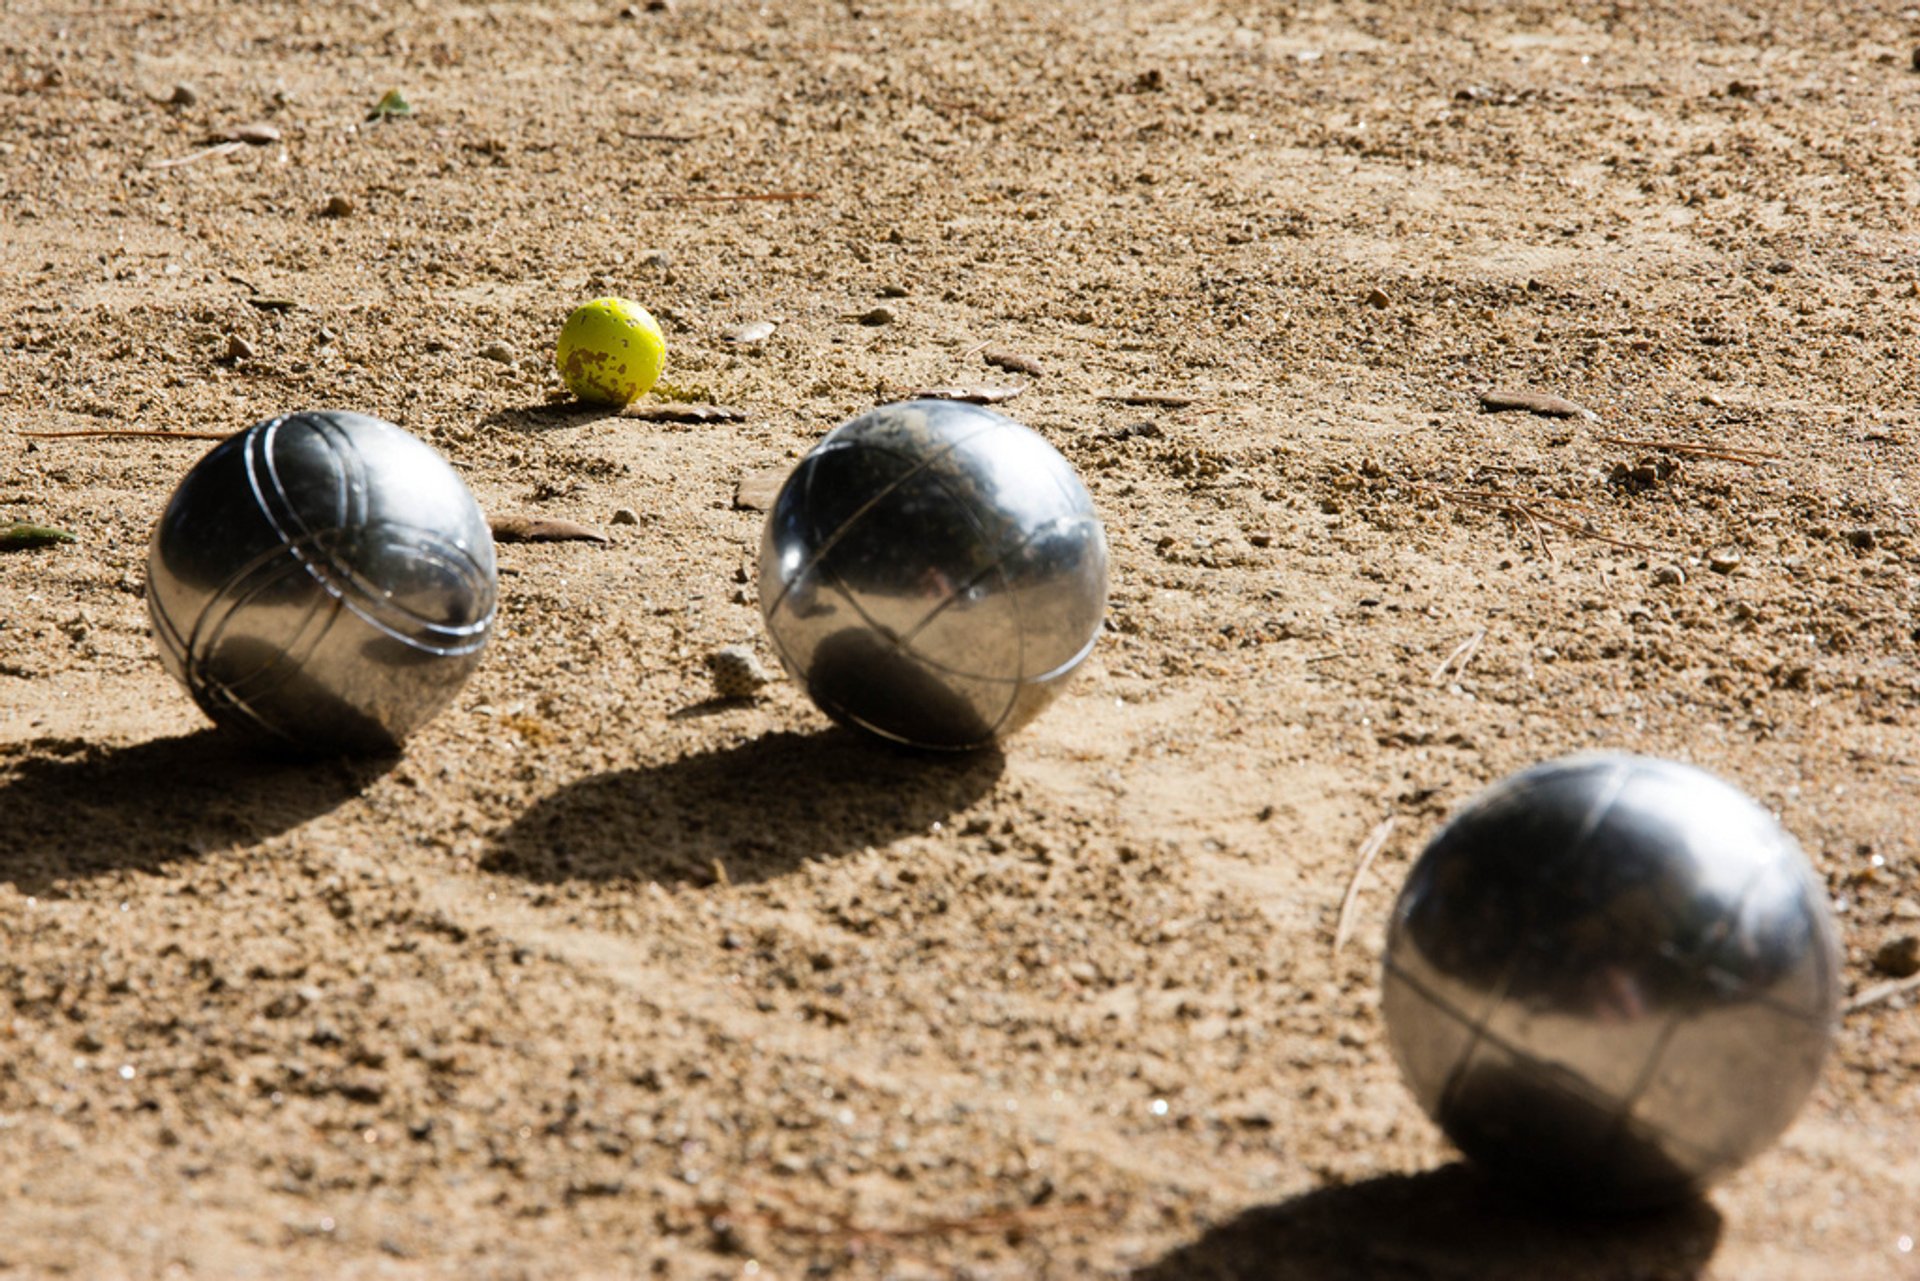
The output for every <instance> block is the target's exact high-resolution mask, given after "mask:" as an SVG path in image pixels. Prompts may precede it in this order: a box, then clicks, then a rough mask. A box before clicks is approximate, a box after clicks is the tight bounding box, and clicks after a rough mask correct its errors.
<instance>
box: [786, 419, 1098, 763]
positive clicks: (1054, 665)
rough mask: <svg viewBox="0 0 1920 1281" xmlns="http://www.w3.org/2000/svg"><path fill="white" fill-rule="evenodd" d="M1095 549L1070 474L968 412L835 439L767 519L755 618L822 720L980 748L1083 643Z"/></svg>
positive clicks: (1092, 612) (1048, 689)
mask: <svg viewBox="0 0 1920 1281" xmlns="http://www.w3.org/2000/svg"><path fill="white" fill-rule="evenodd" d="M1106 603H1107V541H1106V533H1105V531H1104V530H1103V529H1102V528H1101V524H1100V518H1099V517H1098V516H1097V515H1096V514H1095V513H1094V510H1093V500H1092V498H1091V497H1089V496H1088V494H1087V490H1086V486H1085V485H1083V484H1081V482H1080V478H1079V477H1078V476H1077V475H1075V474H1074V471H1073V467H1072V466H1071V465H1070V464H1069V463H1068V462H1067V460H1066V459H1064V458H1062V457H1061V456H1060V454H1059V453H1058V452H1057V451H1055V450H1054V448H1053V447H1052V446H1051V445H1049V444H1047V442H1046V441H1044V440H1042V439H1041V438H1040V437H1039V436H1038V435H1036V434H1035V433H1034V432H1032V431H1030V430H1029V429H1027V428H1026V427H1023V426H1022V425H1020V424H1019V423H1016V422H1014V421H1013V420H1012V419H1010V418H1006V417H1004V416H1002V415H1000V414H996V413H993V412H992V411H990V410H986V409H982V408H980V407H978V406H976V405H968V404H962V403H958V402H954V401H937V400H915V401H907V402H904V403H901V404H894V405H883V406H881V407H880V408H878V409H875V410H873V411H871V412H870V413H867V414H863V415H861V416H860V417H858V418H855V419H853V420H852V421H851V422H847V423H844V424H842V425H841V426H839V427H837V428H835V429H834V430H833V431H832V432H831V433H829V434H828V435H827V437H826V438H825V439H824V440H822V441H821V442H820V444H819V445H818V446H816V447H815V448H814V450H813V452H811V453H809V454H808V455H807V456H806V457H805V458H803V459H802V460H801V461H800V464H799V466H798V467H796V468H794V471H793V474H792V475H791V476H789V477H788V478H787V482H786V485H785V486H784V487H783V488H782V489H781V491H780V495H779V497H778V498H777V499H775V500H774V504H773V508H772V510H771V511H770V512H769V513H768V516H767V524H766V531H765V534H764V536H763V538H762V540H761V547H760V612H761V614H762V616H763V617H764V618H765V620H766V624H767V630H768V632H769V633H771V635H772V637H773V642H774V645H775V647H776V648H777V649H778V650H779V653H780V658H781V661H782V662H784V663H785V664H786V666H787V670H788V671H790V672H791V673H793V675H794V676H795V678H796V679H798V680H799V681H801V682H802V683H803V684H804V685H805V686H806V689H807V693H808V694H809V695H810V696H811V697H812V698H813V700H814V702H815V703H816V704H818V705H819V707H820V709H821V710H822V711H824V712H826V713H827V715H829V716H831V717H833V718H834V719H835V720H837V721H840V722H842V723H844V724H848V725H853V726H857V727H859V728H861V729H865V730H868V731H871V732H872V733H875V734H878V735H881V736H882V737H884V738H888V739H892V740H895V741H897V742H902V743H908V744H912V745H914V746H918V747H930V748H948V749H966V748H978V747H984V746H986V745H988V744H989V743H992V742H994V741H995V740H996V739H999V738H1002V737H1004V736H1005V735H1007V734H1010V733H1012V732H1013V731H1014V730H1016V729H1018V728H1020V726H1022V725H1024V724H1026V723H1027V722H1028V721H1030V720H1032V719H1033V718H1034V717H1035V716H1037V715H1038V714H1039V713H1040V711H1041V710H1042V709H1043V708H1045V707H1046V705H1047V704H1048V703H1050V702H1051V701H1052V700H1053V698H1054V697H1055V695H1057V694H1058V693H1059V692H1060V689H1061V687H1062V685H1063V684H1064V683H1065V682H1066V680H1067V678H1068V677H1069V676H1070V675H1072V673H1073V671H1074V669H1075V668H1077V667H1078V666H1079V665H1080V663H1081V662H1082V661H1083V660H1084V659H1085V658H1086V656H1087V654H1088V653H1089V652H1091V650H1092V649H1093V643H1094V639H1095V637H1096V636H1097V635H1098V634H1099V631H1100V625H1101V621H1102V619H1103V618H1104V616H1105V613H1106Z"/></svg>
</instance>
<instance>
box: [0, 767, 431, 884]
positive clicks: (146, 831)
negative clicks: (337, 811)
mask: <svg viewBox="0 0 1920 1281" xmlns="http://www.w3.org/2000/svg"><path fill="white" fill-rule="evenodd" d="M14 751H16V752H19V754H18V755H17V756H13V757H12V758H11V759H9V757H8V756H0V833H4V840H0V881H5V882H9V883H11V884H13V885H15V886H17V887H19V888H20V889H21V890H22V891H23V892H25V893H29V894H35V893H41V892H43V891H45V890H46V889H47V888H48V887H49V886H51V885H52V884H53V883H54V882H56V881H59V880H66V879H71V878H73V877H82V876H93V875H98V874H99V873H102V872H110V871H118V870H122V869H133V870H137V871H146V872H150V871H153V870H155V869H157V868H159V867H161V866H163V865H165V864H167V863H171V862H175V861H177V860H179V859H185V858H195V857H198V856H200V855H203V854H207V853H210V852H212V851H214V850H220V849H232V848H235V847H238V846H244V845H251V844H254V843H256V842H259V841H263V840H266V839H267V838H268V837H271V836H276V835H278V834H279V833H281V832H285V831H288V830H289V829H291V828H294V827H297V826H299V825H300V824H301V823H304V822H306V821H307V820H308V819H310V818H314V817H316V816H318V815H320V814H324V813H326V812H327V811H328V810H331V809H333V808H334V807H336V806H338V805H339V804H340V803H341V802H343V801H345V800H347V799H349V798H350V797H352V796H354V795H356V794H357V793H359V792H360V791H361V789H363V788H364V787H366V785H367V784H368V783H370V782H372V781H373V780H374V779H375V778H378V777H379V776H380V775H381V774H383V773H385V772H386V771H387V770H388V769H390V768H392V766H393V763H394V761H395V760H397V759H398V757H397V756H391V755H390V756H381V757H361V758H353V759H338V760H318V761H315V760H297V759H292V758H288V757H285V756H276V755H274V754H273V753H272V752H270V751H267V750H263V749H262V748H261V747H260V745H259V744H258V743H252V742H248V741H246V740H244V739H239V738H235V737H231V736H229V735H227V734H224V733H222V732H220V731H218V730H214V729H204V730H201V731H199V732H197V733H193V734H183V735H181V736H179V737H177V738H159V739H153V740H151V741H149V742H145V743H137V744H135V745H133V746H131V747H102V746H97V745H93V744H82V743H76V744H63V745H60V746H59V747H57V748H54V749H51V750H50V751H49V752H48V753H47V754H45V755H28V754H26V752H25V751H23V750H21V749H14Z"/></svg>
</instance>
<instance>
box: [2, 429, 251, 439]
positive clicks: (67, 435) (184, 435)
mask: <svg viewBox="0 0 1920 1281" xmlns="http://www.w3.org/2000/svg"><path fill="white" fill-rule="evenodd" d="M16 434H17V435H21V436H27V437H30V438H32V439H34V440H75V439H78V438H80V437H83V436H129V437H133V438H136V439H139V440H225V439H226V438H227V437H229V436H231V435H233V433H232V432H230V431H151V430H148V429H146V428H141V427H91V428H88V429H87V430H85V431H23V432H18V433H16Z"/></svg>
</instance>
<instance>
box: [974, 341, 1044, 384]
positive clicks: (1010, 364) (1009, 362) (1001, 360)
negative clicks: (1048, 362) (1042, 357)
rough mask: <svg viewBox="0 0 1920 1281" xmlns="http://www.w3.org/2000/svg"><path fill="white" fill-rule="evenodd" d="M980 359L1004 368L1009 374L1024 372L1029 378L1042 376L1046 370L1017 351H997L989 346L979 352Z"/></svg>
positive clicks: (1029, 357)
mask: <svg viewBox="0 0 1920 1281" xmlns="http://www.w3.org/2000/svg"><path fill="white" fill-rule="evenodd" d="M980 359H982V360H984V361H986V362H987V363H988V364H989V365H992V366H994V367H995V368H997V369H1004V370H1006V371H1007V372H1008V373H1011V374H1025V375H1027V377H1029V378H1042V377H1045V376H1046V372H1047V369H1046V366H1045V365H1042V364H1041V363H1040V362H1039V361H1037V360H1035V359H1034V358H1033V357H1031V356H1023V355H1021V354H1020V353H1019V352H1017V351H999V350H996V349H994V348H991V347H990V348H988V349H987V350H985V351H983V352H981V353H980Z"/></svg>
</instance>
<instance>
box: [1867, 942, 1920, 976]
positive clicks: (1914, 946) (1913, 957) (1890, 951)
mask: <svg viewBox="0 0 1920 1281" xmlns="http://www.w3.org/2000/svg"><path fill="white" fill-rule="evenodd" d="M1873 968H1874V969H1876V970H1879V971H1880V972H1881V973H1882V974H1885V975H1887V976H1888V977H1889V978H1896V979H1905V978H1912V977H1913V976H1914V975H1915V974H1920V935H1917V934H1902V935H1901V936H1900V937H1899V938H1892V939H1888V940H1887V941H1886V942H1885V943H1882V944H1881V945H1880V950H1879V951H1877V952H1875V953H1874V954H1873Z"/></svg>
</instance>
